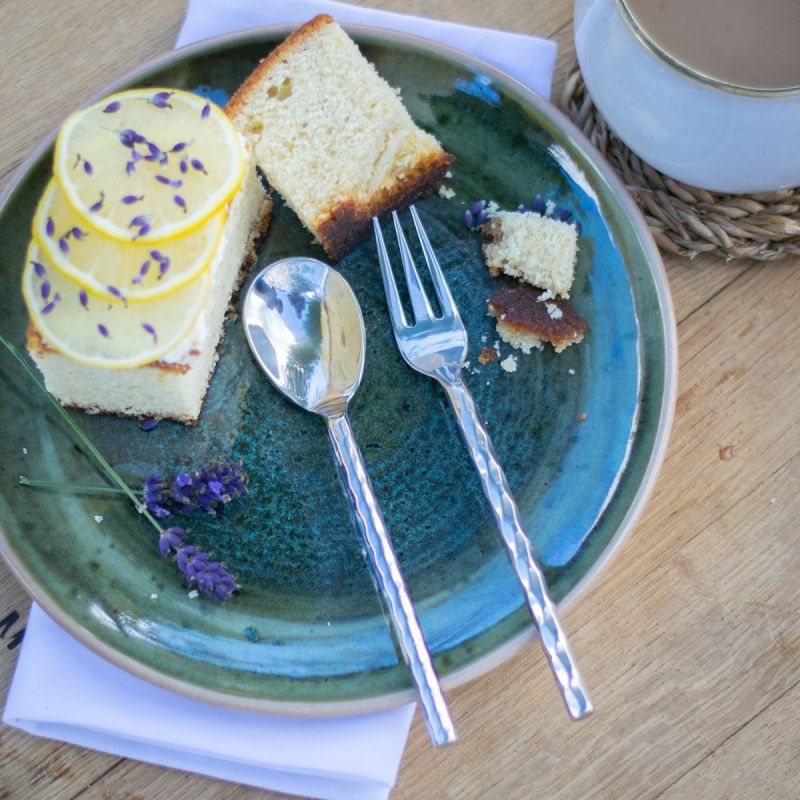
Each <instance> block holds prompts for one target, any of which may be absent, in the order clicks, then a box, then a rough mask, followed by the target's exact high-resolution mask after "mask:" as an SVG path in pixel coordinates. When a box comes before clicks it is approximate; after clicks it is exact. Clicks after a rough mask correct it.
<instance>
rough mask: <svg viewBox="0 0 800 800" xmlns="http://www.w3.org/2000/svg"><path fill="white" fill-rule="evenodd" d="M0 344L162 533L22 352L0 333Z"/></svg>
mask: <svg viewBox="0 0 800 800" xmlns="http://www.w3.org/2000/svg"><path fill="white" fill-rule="evenodd" d="M0 344H2V345H3V346H4V347H5V348H6V350H8V351H9V352H10V353H11V355H12V356H14V358H15V359H16V360H17V361H18V362H19V363H20V365H21V366H22V368H23V369H24V370H25V372H27V373H28V376H29V377H30V378H31V379H32V380H33V382H34V383H35V384H36V385H37V386H38V387H39V388H40V389H41V390H42V392H44V395H45V397H46V398H47V399H48V400H49V401H50V403H51V405H52V406H53V408H55V410H56V411H57V412H58V413H59V414H60V415H61V417H62V419H63V420H64V422H66V423H67V425H68V426H69V428H70V429H71V430H72V432H73V433H74V434H75V436H77V437H78V441H80V443H81V444H82V445H83V446H84V447H85V448H86V450H87V451H88V452H89V453H90V455H92V456H94V458H95V460H96V461H97V463H98V464H99V465H100V467H101V468H102V469H103V471H104V472H105V473H106V475H107V476H108V478H109V480H111V482H112V483H115V484H116V485H117V486H118V487H119V490H120V491H121V492H122V493H124V494H125V495H127V497H128V498H129V499H130V501H131V502H132V503H133V505H134V507H135V508H136V510H137V511H138V512H139V513H140V514H141V515H142V516H143V517H144V518H145V519H146V520H147V521H148V522H149V523H150V524H151V525H152V526H153V527H154V528H155V529H156V530H157V531H158V532H159V534H161V533H163V532H164V531H163V529H162V527H161V526H160V525H159V524H158V522H157V521H156V519H155V517H153V515H152V514H151V513H150V512H149V511H148V510H147V506H145V505H144V503H142V501H141V500H140V499H139V498H138V497H137V496H136V495H135V494H134V493H133V491H132V490H131V488H130V487H129V486H128V484H127V483H125V481H123V480H122V478H121V477H120V476H119V475H118V474H117V472H116V470H115V469H114V468H113V467H112V466H111V464H109V463H108V461H106V460H105V458H103V454H102V453H101V452H100V451H99V450H98V449H97V448H96V447H95V446H94V445H93V444H92V442H91V440H90V439H89V437H88V436H87V435H86V434H85V433H84V432H83V431H82V430H81V428H80V426H79V425H78V424H77V423H76V422H75V420H73V419H72V417H71V416H70V415H69V414H68V413H67V411H66V409H65V408H64V407H63V406H62V405H61V403H59V402H58V400H56V399H55V397H53V395H51V394H50V392H48V391H47V388H46V387H45V385H44V384H43V383H42V381H41V379H40V378H39V376H38V374H37V373H36V370H35V369H34V368H33V367H32V366H31V365H30V364H29V363H28V362H27V361H26V359H25V358H24V356H23V355H22V353H20V352H19V350H17V348H16V347H14V345H13V344H11V342H9V341H8V339H6V338H5V337H4V336H2V335H0Z"/></svg>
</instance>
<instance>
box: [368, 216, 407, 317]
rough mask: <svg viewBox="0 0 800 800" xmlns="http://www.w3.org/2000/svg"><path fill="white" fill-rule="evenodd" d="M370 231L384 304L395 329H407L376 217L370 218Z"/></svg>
mask: <svg viewBox="0 0 800 800" xmlns="http://www.w3.org/2000/svg"><path fill="white" fill-rule="evenodd" d="M372 229H373V230H374V231H375V244H376V245H377V247H378V261H379V262H380V265H381V275H382V276H383V288H384V291H385V292H386V302H387V303H388V304H389V313H390V314H391V316H392V324H393V325H394V327H395V328H407V327H408V322H407V321H406V315H405V312H404V311H403V304H402V303H401V302H400V295H399V293H398V291H397V283H396V282H395V279H394V273H393V272H392V267H391V265H390V264H389V254H388V253H387V252H386V242H385V241H384V240H383V233H381V225H380V222H378V218H377V217H373V218H372Z"/></svg>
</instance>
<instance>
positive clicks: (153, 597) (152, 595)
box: [150, 592, 158, 600]
mask: <svg viewBox="0 0 800 800" xmlns="http://www.w3.org/2000/svg"><path fill="white" fill-rule="evenodd" d="M150 599H151V600H158V595H157V594H156V593H155V592H153V594H151V595H150Z"/></svg>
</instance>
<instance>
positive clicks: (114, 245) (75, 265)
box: [33, 180, 227, 303]
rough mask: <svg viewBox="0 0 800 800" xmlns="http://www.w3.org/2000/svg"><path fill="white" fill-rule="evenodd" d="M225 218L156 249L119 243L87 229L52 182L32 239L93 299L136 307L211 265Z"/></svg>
mask: <svg viewBox="0 0 800 800" xmlns="http://www.w3.org/2000/svg"><path fill="white" fill-rule="evenodd" d="M226 218H227V211H226V210H224V209H223V210H222V211H218V212H217V213H216V214H214V216H213V217H211V219H209V220H208V222H206V223H205V224H204V225H203V226H202V227H201V228H200V229H199V230H197V231H195V232H194V233H191V234H189V235H188V236H181V237H180V238H178V239H172V240H170V241H168V242H164V243H162V244H158V245H155V244H139V243H133V242H120V241H118V240H117V239H109V238H108V237H107V236H105V235H104V234H102V233H100V232H99V231H97V230H96V229H95V228H92V227H91V226H89V225H87V224H86V223H85V222H84V221H83V220H82V219H81V218H80V217H79V216H78V215H77V214H76V213H75V211H74V210H73V208H72V206H71V205H70V204H69V203H68V202H67V200H66V198H65V197H64V194H63V192H62V191H61V189H60V188H59V186H58V183H57V182H56V181H55V180H51V181H50V183H49V184H48V185H47V187H46V188H45V190H44V194H43V195H42V199H41V200H40V201H39V205H38V207H37V208H36V214H35V215H34V218H33V235H34V236H35V237H36V241H37V242H38V244H39V246H40V247H41V248H42V250H44V252H45V254H46V255H47V258H48V259H49V260H50V262H51V263H52V264H53V266H54V267H56V269H58V270H60V271H61V272H63V273H64V275H66V276H67V277H68V278H70V279H71V280H73V281H75V282H76V283H78V284H80V285H81V286H82V287H83V288H84V289H87V290H88V291H89V292H90V293H91V294H94V295H97V296H98V297H105V298H107V299H109V300H113V299H115V298H116V299H121V298H124V299H125V300H127V301H128V302H134V303H135V302H141V301H144V300H152V299H154V298H157V297H164V296H166V295H169V294H172V292H174V291H177V290H178V289H180V288H181V287H182V286H185V285H186V284H187V283H189V281H191V280H193V279H194V278H196V277H197V276H198V275H199V274H200V273H201V272H202V271H203V270H204V269H205V268H206V267H207V266H208V265H209V264H210V263H211V259H212V257H213V256H214V253H215V252H216V249H217V246H218V244H219V240H220V237H221V235H222V230H223V228H224V227H225V220H226Z"/></svg>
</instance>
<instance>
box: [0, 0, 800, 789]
mask: <svg viewBox="0 0 800 800" xmlns="http://www.w3.org/2000/svg"><path fill="white" fill-rule="evenodd" d="M268 1H269V0H265V2H268ZM370 4H371V5H373V6H379V7H382V8H387V9H391V10H396V11H410V12H414V13H420V14H423V13H424V14H426V15H428V16H431V17H439V18H443V19H450V20H455V21H459V22H464V23H470V24H475V25H486V24H491V25H492V26H494V27H498V28H505V29H507V30H513V31H518V32H521V33H528V34H536V35H539V36H544V37H551V38H554V39H555V40H556V41H557V42H558V45H559V59H558V64H557V70H556V79H555V90H554V95H553V96H554V97H557V96H558V92H559V89H560V87H561V86H562V85H563V82H564V79H565V77H566V74H567V72H568V70H569V68H570V66H571V64H572V63H573V59H574V50H573V46H572V23H571V14H572V4H571V3H570V2H569V0H541V2H538V3H533V2H530V0H503V1H501V2H498V3H492V4H487V3H486V2H485V0H483V1H482V2H481V1H479V0H460V2H456V0H426V1H423V0H371V2H370ZM184 6H185V0H137V2H132V0H127V2H126V1H125V0H118V2H112V0H95V2H86V0H61V2H59V3H55V2H48V1H47V0H3V2H2V4H0V53H2V59H3V63H4V68H3V82H2V97H3V115H2V117H0V131H1V132H0V182H2V183H3V184H5V183H6V182H7V181H8V179H9V177H10V176H11V174H12V173H13V171H14V170H15V169H16V167H17V166H18V165H19V163H20V162H21V161H22V160H23V159H24V158H25V157H26V155H27V154H28V153H29V152H30V151H31V149H32V148H33V146H34V145H35V143H36V142H38V141H39V140H40V138H41V137H43V136H44V135H46V134H47V133H48V131H50V130H51V129H52V128H53V127H54V126H56V125H57V124H59V123H60V121H61V120H62V119H63V117H64V116H65V114H66V113H67V112H68V111H70V110H71V109H72V108H73V107H75V106H77V105H78V104H79V103H81V102H82V101H84V100H85V99H86V98H87V97H88V96H90V95H92V94H93V93H95V92H96V91H98V90H99V89H101V88H102V87H103V86H104V85H105V84H107V83H108V82H109V81H110V80H112V79H113V78H115V77H117V76H119V75H121V74H123V73H124V72H126V71H127V70H129V69H131V68H133V67H135V66H137V65H139V64H140V63H142V62H143V61H146V60H147V59H149V58H151V57H152V56H155V55H158V54H160V53H162V52H165V51H167V50H169V49H170V48H171V47H172V45H173V42H174V40H175V37H176V35H177V33H178V29H179V26H180V24H181V20H182V15H183V11H184ZM665 262H666V267H667V272H668V274H669V280H670V285H671V288H672V293H673V298H674V302H675V311H676V314H677V323H678V333H679V337H680V386H679V398H678V402H677V411H676V418H675V425H674V430H673V434H672V439H671V443H670V447H669V451H668V454H667V458H666V462H665V464H664V466H663V469H662V472H661V475H660V478H659V481H658V484H657V487H656V490H655V492H654V494H653V496H652V498H651V500H650V502H649V504H648V506H647V509H646V511H645V513H644V515H643V516H642V518H641V519H640V521H639V522H638V524H637V525H636V528H635V530H634V531H633V533H632V535H631V536H630V538H629V539H628V540H627V543H626V544H625V546H624V547H623V549H622V551H621V553H620V554H619V556H618V557H617V558H616V559H615V561H614V562H613V564H612V565H611V566H610V568H609V569H608V570H607V571H605V572H604V573H603V575H602V578H601V579H600V580H599V581H598V583H597V584H595V586H594V587H593V589H592V590H591V591H590V592H589V593H588V594H587V595H586V596H584V597H583V598H582V600H581V601H580V602H579V603H578V604H577V605H576V606H575V608H574V609H573V610H572V611H571V613H569V614H568V616H567V618H566V620H565V622H566V627H567V628H568V630H569V631H570V634H571V637H572V641H573V643H574V648H575V651H576V652H577V653H579V654H580V660H581V663H582V666H583V670H584V673H585V676H586V679H587V681H588V683H589V685H590V686H591V687H592V689H593V694H594V698H595V701H596V704H597V707H598V709H599V710H598V712H597V713H596V715H595V716H594V717H592V718H590V719H589V720H588V721H586V722H582V723H579V724H577V723H570V722H569V721H568V720H567V717H566V715H565V714H564V712H563V709H562V708H561V706H560V700H559V698H558V696H557V693H556V691H555V690H554V689H553V686H552V683H551V678H550V675H549V673H548V670H547V668H546V666H545V662H544V660H543V658H542V656H541V655H540V653H539V652H538V650H537V648H530V649H528V650H527V651H526V652H524V653H522V654H521V655H519V656H517V657H516V658H514V659H513V660H512V661H510V662H508V663H506V664H505V665H504V666H503V667H501V668H498V669H496V670H495V671H493V672H492V673H490V674H489V675H486V676H485V677H483V678H481V679H479V680H476V681H474V682H472V683H471V684H469V685H467V686H464V687H462V688H460V689H456V690H454V691H452V692H450V693H449V695H448V698H449V701H450V705H451V708H452V711H453V714H454V717H455V721H456V724H457V727H458V730H459V734H460V738H461V741H460V742H459V744H458V745H456V746H455V747H453V748H451V749H448V750H446V751H438V752H434V751H433V750H432V749H431V747H430V746H429V743H428V740H427V737H426V734H425V731H424V728H423V726H422V724H421V722H420V720H419V717H418V716H417V718H415V721H414V725H413V728H412V732H411V737H410V740H409V743H408V747H407V749H406V752H405V755H404V758H403V763H402V766H401V771H400V776H399V780H398V785H397V788H396V790H395V792H394V793H393V795H392V796H393V798H394V800H428V799H429V800H442V799H443V798H459V800H462V799H463V800H476V799H477V798H497V799H498V800H513V799H514V798H525V799H526V800H527V798H540V799H541V800H544V799H545V798H547V800H552V799H553V798H603V799H604V800H605V799H606V798H607V799H608V800H612V798H614V799H620V798H630V799H631V800H642V799H643V798H650V799H652V798H663V800H667V799H669V800H683V799H684V798H704V800H710V799H713V798H726V799H728V798H771V800H776V799H777V798H786V799H787V800H796V798H798V797H800V537H798V524H797V520H798V519H800V491H799V490H798V489H799V488H800V487H798V476H800V428H799V427H798V422H797V420H798V413H797V408H798V392H799V391H800V355H798V353H799V352H800V314H798V310H797V309H798V307H800V263H798V261H797V259H789V260H785V261H783V262H779V263H773V264H759V263H755V262H750V261H741V260H740V261H733V262H730V263H724V262H722V261H721V260H719V259H717V258H715V257H710V256H705V257H704V256H699V257H698V258H696V259H695V260H693V261H688V260H684V259H681V258H678V257H674V256H670V257H667V258H665ZM728 446H730V447H732V455H733V457H732V458H729V459H727V460H726V459H723V458H721V455H720V451H721V448H725V447H728ZM729 453H730V451H729ZM29 605H30V601H29V598H28V597H27V595H26V594H25V592H24V591H23V590H22V588H21V587H20V586H19V584H18V583H17V582H16V581H15V580H14V579H13V578H12V577H11V575H10V573H9V572H8V570H7V569H6V568H5V566H4V565H0V620H4V621H3V622H2V623H0V636H2V638H1V639H0V687H1V688H2V691H3V697H2V698H0V700H4V697H5V691H6V688H7V686H8V683H9V681H10V679H11V675H12V672H13V669H14V664H15V661H16V655H17V653H18V652H19V650H18V649H17V648H16V645H17V644H18V643H19V641H20V638H21V632H22V629H23V626H24V624H25V618H26V616H27V611H28V608H29ZM15 614H19V619H18V620H16V621H15V617H14V615H15ZM256 797H278V796H277V795H274V794H270V793H265V792H259V791H257V790H254V789H251V788H247V787H243V786H236V785H234V784H230V783H223V782H220V781H215V780H211V779H207V778H203V777H199V776H194V775H189V774H186V773H182V772H177V771H170V770H166V769H161V768H157V767H152V766H147V765H144V764H141V763H138V762H135V761H128V760H124V759H120V758H116V757H113V756H108V755H104V754H100V753H96V752H92V751H89V750H84V749H81V748H78V747H73V746H69V745H63V744H58V743H55V742H51V741H46V740H41V739H36V738H33V737H31V736H28V735H26V734H24V733H22V732H20V731H18V730H16V729H12V728H8V727H2V728H0V798H15V799H16V798H48V799H49V800H62V798H63V800H68V799H71V798H81V800H101V799H102V800H144V799H145V798H147V800H150V799H151V798H152V799H153V800H156V799H157V798H170V799H171V800H183V799H185V800H189V798H191V800H201V799H202V800H211V799H212V798H213V799H214V800H223V798H224V800H245V799H246V798H256Z"/></svg>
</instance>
